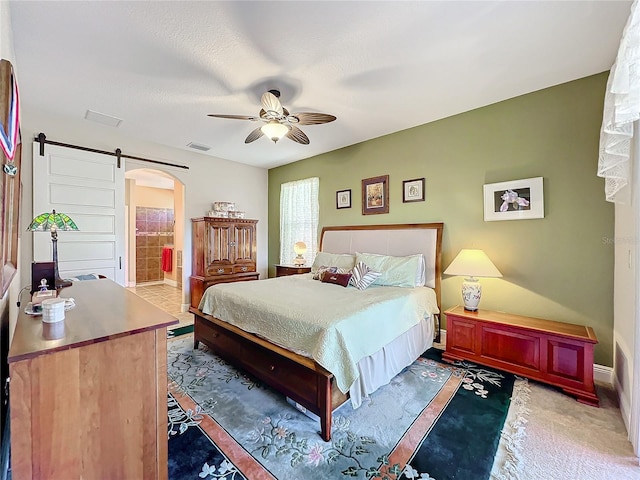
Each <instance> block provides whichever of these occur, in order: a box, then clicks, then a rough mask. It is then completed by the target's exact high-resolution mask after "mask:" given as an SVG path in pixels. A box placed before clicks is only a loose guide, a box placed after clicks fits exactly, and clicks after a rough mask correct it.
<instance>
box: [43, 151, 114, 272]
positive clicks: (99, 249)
mask: <svg viewBox="0 0 640 480" xmlns="http://www.w3.org/2000/svg"><path fill="white" fill-rule="evenodd" d="M44 152H45V155H44V156H40V143H38V142H34V143H33V214H34V216H35V215H38V214H40V213H44V212H50V211H52V210H53V209H55V210H56V211H57V212H62V213H66V214H67V215H69V217H71V219H72V220H73V221H74V222H75V223H76V225H77V226H78V229H79V231H77V232H76V231H66V232H65V231H58V269H59V271H60V277H62V278H69V277H75V276H76V275H82V274H87V273H96V274H101V275H105V276H106V277H108V278H110V279H112V280H114V281H116V282H117V283H119V284H120V285H124V284H125V276H124V245H125V230H124V226H125V218H124V210H125V209H124V170H125V169H124V164H122V165H121V168H118V166H117V158H116V157H115V156H111V155H104V154H100V153H93V152H85V151H83V150H77V149H73V148H67V147H60V146H56V145H48V144H45V149H44ZM121 163H124V160H122V161H121ZM32 235H33V260H34V261H35V262H47V261H51V259H52V246H51V245H52V244H51V235H49V234H48V233H45V232H34V233H33V234H32Z"/></svg>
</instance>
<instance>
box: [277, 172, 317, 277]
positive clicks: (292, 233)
mask: <svg viewBox="0 0 640 480" xmlns="http://www.w3.org/2000/svg"><path fill="white" fill-rule="evenodd" d="M319 186H320V179H319V178H318V177H312V178H306V179H304V180H297V181H295V182H288V183H283V184H282V185H281V186H280V263H281V264H283V265H290V264H292V263H293V259H294V258H295V256H296V255H295V253H294V251H293V245H294V244H295V243H296V242H304V243H305V244H306V245H307V253H305V255H304V258H305V259H306V265H311V264H312V263H313V259H314V258H315V256H316V253H317V251H318V218H319V215H320V206H319V204H318V189H319Z"/></svg>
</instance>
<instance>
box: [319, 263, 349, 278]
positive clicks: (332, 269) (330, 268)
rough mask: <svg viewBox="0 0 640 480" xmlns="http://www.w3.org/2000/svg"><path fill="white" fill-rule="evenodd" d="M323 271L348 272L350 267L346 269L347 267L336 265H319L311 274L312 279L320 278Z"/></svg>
mask: <svg viewBox="0 0 640 480" xmlns="http://www.w3.org/2000/svg"><path fill="white" fill-rule="evenodd" d="M325 272H329V273H349V272H350V269H348V268H338V267H328V266H326V265H320V266H319V267H318V270H316V273H314V274H313V279H314V280H322V275H324V273H325Z"/></svg>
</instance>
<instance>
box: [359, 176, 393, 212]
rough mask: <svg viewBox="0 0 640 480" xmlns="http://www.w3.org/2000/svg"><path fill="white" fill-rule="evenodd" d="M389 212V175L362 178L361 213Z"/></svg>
mask: <svg viewBox="0 0 640 480" xmlns="http://www.w3.org/2000/svg"><path fill="white" fill-rule="evenodd" d="M378 213H389V175H382V176H380V177H372V178H365V179H364V180H362V214H363V215H375V214H378Z"/></svg>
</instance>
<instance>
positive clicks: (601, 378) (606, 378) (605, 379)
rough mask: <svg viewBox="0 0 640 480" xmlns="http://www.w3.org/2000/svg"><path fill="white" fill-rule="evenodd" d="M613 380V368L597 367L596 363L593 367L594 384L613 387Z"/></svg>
mask: <svg viewBox="0 0 640 480" xmlns="http://www.w3.org/2000/svg"><path fill="white" fill-rule="evenodd" d="M613 378H614V377H613V368H611V367H605V366H604V365H598V364H597V363H596V364H594V365H593V379H594V380H595V381H596V382H600V383H606V384H607V385H613Z"/></svg>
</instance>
